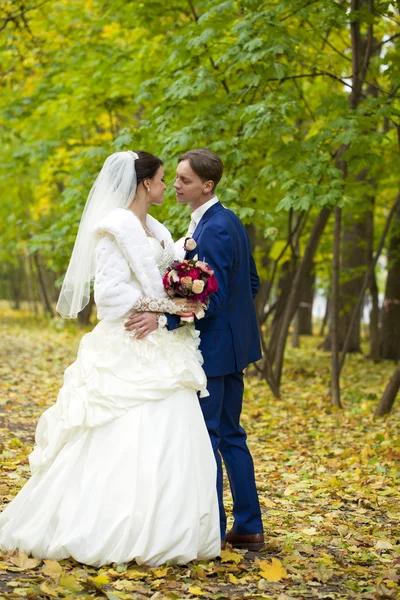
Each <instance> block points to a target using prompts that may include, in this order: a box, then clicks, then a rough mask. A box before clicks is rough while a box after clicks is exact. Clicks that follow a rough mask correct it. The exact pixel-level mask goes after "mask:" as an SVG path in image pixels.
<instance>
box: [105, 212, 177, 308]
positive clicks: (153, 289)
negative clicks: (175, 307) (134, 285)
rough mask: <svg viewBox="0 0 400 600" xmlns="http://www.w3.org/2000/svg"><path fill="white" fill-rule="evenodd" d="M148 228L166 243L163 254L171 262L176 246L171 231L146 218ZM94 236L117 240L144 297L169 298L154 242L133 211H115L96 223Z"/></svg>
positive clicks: (151, 218) (148, 216)
mask: <svg viewBox="0 0 400 600" xmlns="http://www.w3.org/2000/svg"><path fill="white" fill-rule="evenodd" d="M146 225H147V227H148V228H149V230H150V231H151V233H152V234H153V235H154V237H155V238H156V239H157V240H158V241H159V242H164V245H165V249H164V254H165V255H167V256H169V257H170V260H171V262H172V260H173V258H174V244H173V241H172V237H171V234H170V233H169V231H168V229H167V228H166V227H164V225H162V224H161V223H160V222H159V221H157V219H154V218H153V217H152V216H150V215H147V219H146ZM95 233H96V234H98V235H99V234H102V233H108V234H111V235H112V236H114V237H115V239H116V241H117V243H118V246H119V248H120V250H121V252H122V254H123V255H124V257H125V259H126V260H127V262H128V264H129V266H130V268H131V269H132V271H133V272H134V274H135V275H136V277H137V279H138V280H139V282H140V284H141V286H142V288H143V292H144V295H145V296H149V297H151V298H164V297H165V296H166V293H165V290H164V286H163V283H162V277H161V273H160V270H159V268H158V265H157V263H156V260H155V258H154V253H153V250H152V248H151V243H150V242H149V238H148V237H147V235H146V233H145V231H144V229H143V227H142V225H141V223H140V221H139V219H138V218H137V217H136V215H134V214H133V213H132V211H130V210H127V209H125V208H116V209H114V210H113V211H112V212H111V213H109V214H108V215H107V217H105V218H104V219H102V220H101V221H100V223H98V224H97V226H96V227H95Z"/></svg>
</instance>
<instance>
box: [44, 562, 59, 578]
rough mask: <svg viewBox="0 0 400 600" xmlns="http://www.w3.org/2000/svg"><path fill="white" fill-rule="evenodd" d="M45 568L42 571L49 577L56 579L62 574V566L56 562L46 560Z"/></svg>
mask: <svg viewBox="0 0 400 600" xmlns="http://www.w3.org/2000/svg"><path fill="white" fill-rule="evenodd" d="M43 562H44V564H45V566H44V567H43V568H42V571H43V573H44V574H45V575H48V576H49V577H54V579H56V578H57V577H59V576H60V575H61V573H62V566H61V565H60V563H58V562H57V561H56V560H44V561H43Z"/></svg>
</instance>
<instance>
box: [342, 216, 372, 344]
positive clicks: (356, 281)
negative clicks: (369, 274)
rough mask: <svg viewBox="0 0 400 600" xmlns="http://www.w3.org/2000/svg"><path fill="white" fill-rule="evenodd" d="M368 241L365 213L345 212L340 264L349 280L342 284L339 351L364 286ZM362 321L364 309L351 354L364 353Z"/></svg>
mask: <svg viewBox="0 0 400 600" xmlns="http://www.w3.org/2000/svg"><path fill="white" fill-rule="evenodd" d="M365 238H366V222H365V212H364V211H363V212H362V213H361V214H360V215H356V214H354V212H350V211H349V212H347V211H346V212H344V213H343V241H342V260H341V263H342V272H343V273H344V276H345V277H346V279H347V281H343V282H342V283H341V284H340V303H339V338H338V343H339V348H340V350H342V348H343V342H344V340H345V338H346V334H347V331H348V329H349V325H350V321H351V316H352V313H353V310H354V307H355V305H356V303H357V298H358V296H359V294H360V290H361V287H362V284H363V279H364V277H363V275H364V273H363V270H365V269H366V267H367V253H366V249H365ZM349 277H350V278H349ZM360 321H361V309H360V310H359V312H358V314H357V317H356V320H355V324H354V327H353V329H352V332H351V337H350V345H349V352H361V344H360V342H361V340H360Z"/></svg>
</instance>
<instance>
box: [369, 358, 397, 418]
mask: <svg viewBox="0 0 400 600" xmlns="http://www.w3.org/2000/svg"><path fill="white" fill-rule="evenodd" d="M399 389H400V367H398V368H397V369H396V370H395V372H394V373H393V375H392V377H391V379H390V381H389V383H388V384H387V386H386V388H385V391H384V392H383V396H382V398H381V399H380V402H379V405H378V408H377V409H376V411H375V417H383V415H387V414H388V413H390V411H391V410H392V408H393V404H394V401H395V400H396V396H397V394H398V391H399Z"/></svg>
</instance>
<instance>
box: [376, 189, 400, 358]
mask: <svg viewBox="0 0 400 600" xmlns="http://www.w3.org/2000/svg"><path fill="white" fill-rule="evenodd" d="M381 356H382V358H384V359H389V360H400V194H399V196H398V206H397V210H396V213H395V215H394V217H393V222H392V228H391V236H390V241H389V247H388V275H387V280H386V290H385V300H384V302H383V312H382V340H381Z"/></svg>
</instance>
